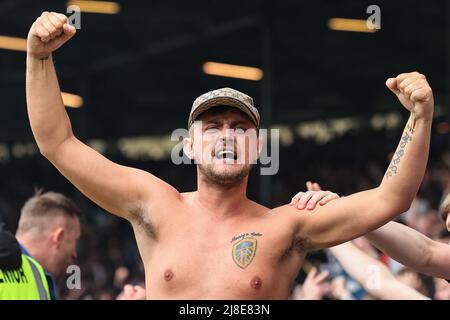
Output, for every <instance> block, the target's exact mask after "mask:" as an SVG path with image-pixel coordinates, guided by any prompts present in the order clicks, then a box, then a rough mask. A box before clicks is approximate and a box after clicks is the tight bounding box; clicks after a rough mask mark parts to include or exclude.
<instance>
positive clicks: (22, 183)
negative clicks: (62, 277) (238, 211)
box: [0, 128, 450, 300]
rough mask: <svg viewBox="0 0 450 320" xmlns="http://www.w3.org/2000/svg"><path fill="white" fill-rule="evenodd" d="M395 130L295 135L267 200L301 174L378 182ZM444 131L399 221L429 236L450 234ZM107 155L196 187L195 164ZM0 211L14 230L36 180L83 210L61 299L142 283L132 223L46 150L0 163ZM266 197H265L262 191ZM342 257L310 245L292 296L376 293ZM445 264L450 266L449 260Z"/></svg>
mask: <svg viewBox="0 0 450 320" xmlns="http://www.w3.org/2000/svg"><path fill="white" fill-rule="evenodd" d="M399 136H400V128H399V130H398V131H395V130H393V131H373V130H369V129H363V130H358V131H350V132H348V133H346V134H345V135H343V136H340V137H337V138H335V139H333V140H332V141H329V142H328V143H326V144H319V143H317V142H315V141H314V140H313V139H311V140H304V139H301V138H299V137H295V139H294V141H293V143H292V144H291V145H290V146H284V147H282V148H281V150H280V171H279V173H278V174H277V175H275V176H273V177H271V188H272V190H271V197H272V198H271V199H270V201H266V202H268V203H269V204H270V206H277V205H281V204H284V203H287V202H289V201H290V199H291V197H292V196H294V195H295V194H296V193H297V192H298V191H302V190H305V182H306V181H308V180H311V181H317V182H318V183H320V184H321V186H322V188H324V189H326V190H331V191H334V192H337V193H338V194H340V195H342V196H345V195H348V194H351V193H355V192H357V191H361V190H365V189H369V188H372V187H375V186H377V185H378V184H379V182H380V181H381V180H382V178H383V175H384V172H385V169H386V168H387V166H388V164H389V161H390V157H391V156H392V152H393V151H394V150H395V148H396V143H397V141H398V138H399ZM449 150H450V143H449V135H448V134H446V135H439V134H437V133H433V137H432V147H431V152H430V159H429V164H428V168H427V172H426V175H425V178H424V180H423V183H422V186H421V188H420V191H419V193H418V195H417V197H416V199H415V200H414V202H413V204H412V206H411V208H410V209H409V210H408V211H407V212H405V213H403V214H402V215H401V216H400V217H399V218H398V221H399V222H401V223H404V224H406V225H408V226H410V227H412V228H414V229H416V230H418V231H420V232H421V233H423V234H425V235H427V236H428V237H430V238H432V239H435V240H438V241H442V242H446V243H448V242H449V241H450V234H449V233H448V232H447V231H446V229H445V226H444V223H443V221H442V220H441V219H440V217H439V216H438V206H439V204H440V202H441V200H442V198H443V196H444V195H446V194H448V193H449V192H450V151H449ZM107 156H108V157H109V158H110V159H111V160H113V161H116V162H119V163H121V164H125V165H130V166H133V167H138V168H141V169H144V170H147V171H149V172H151V173H154V174H156V175H157V176H158V177H160V178H162V179H164V180H165V181H167V182H168V183H170V184H172V185H173V186H175V187H176V188H177V189H178V190H179V191H181V192H183V191H189V190H193V189H195V185H196V180H195V166H193V165H191V166H186V165H182V166H175V165H173V164H172V163H171V162H170V159H167V160H162V161H138V160H133V161H131V160H129V159H125V158H123V157H121V156H120V155H117V154H107ZM0 174H1V176H2V179H1V182H0V214H1V218H2V220H3V221H4V222H5V223H6V226H7V227H8V229H10V231H12V232H15V229H16V228H17V221H18V218H19V212H20V208H21V206H22V204H23V203H24V201H25V200H26V199H27V198H29V197H30V196H31V195H32V194H33V192H34V189H35V188H44V190H53V191H56V192H60V193H63V194H65V195H67V196H68V197H70V198H72V199H73V200H74V201H75V202H76V203H77V205H79V206H80V208H81V211H82V212H83V216H82V236H81V239H80V241H79V243H78V257H77V262H76V263H77V264H78V265H79V266H80V268H81V275H82V279H81V284H82V286H81V289H77V290H68V289H67V288H66V287H65V286H64V285H62V286H60V298H61V299H105V300H108V299H116V298H118V297H119V298H120V294H121V292H122V290H123V288H124V285H125V284H134V285H140V286H144V285H145V284H144V270H143V265H142V262H141V260H140V256H139V252H138V249H137V245H136V241H135V239H134V234H133V230H132V228H131V226H130V225H129V224H128V223H127V222H126V221H125V220H123V219H120V218H117V217H114V216H112V215H109V214H107V213H106V212H105V211H104V210H102V209H100V208H99V207H97V206H95V205H94V204H93V203H92V202H90V201H89V200H87V199H86V198H85V197H84V196H82V195H81V194H80V193H79V192H78V191H77V190H76V189H75V188H74V187H73V186H72V185H70V184H69V182H67V181H66V180H65V178H64V177H63V176H62V175H61V174H60V173H59V172H57V171H56V170H55V169H54V168H53V167H52V166H51V164H50V163H49V162H48V161H47V160H46V159H44V158H43V157H41V156H39V155H36V156H33V157H29V158H22V159H14V160H13V161H9V162H8V163H3V164H0ZM260 179H261V177H260V176H259V175H258V174H256V171H254V172H253V173H252V175H251V177H250V186H249V197H250V198H252V199H254V200H257V201H258V200H261V199H259V198H258V197H259V195H260V193H259V191H260V190H259V188H260ZM264 200H267V199H263V202H264ZM353 245H354V246H356V247H357V248H359V250H361V251H363V252H365V253H366V254H367V255H369V256H371V257H372V258H373V259H376V260H377V261H379V262H380V263H382V264H383V265H384V266H386V267H387V268H388V269H389V271H390V272H392V274H393V275H394V276H395V278H396V279H398V280H399V281H401V282H402V283H404V284H406V285H407V286H410V287H412V288H414V289H415V290H417V291H418V292H420V293H421V294H422V295H424V296H426V297H429V298H431V299H446V300H450V284H448V283H447V282H445V281H443V280H438V279H433V278H431V277H428V276H425V275H422V274H419V273H417V272H415V271H413V270H410V269H408V268H405V267H403V266H402V265H401V264H399V263H398V262H395V261H394V260H392V259H390V258H389V257H387V256H385V255H384V254H382V253H381V252H380V251H378V250H377V249H375V248H374V247H373V246H372V245H371V244H370V243H369V242H368V241H367V240H366V239H365V238H359V239H356V240H355V241H353ZM344 265H345V263H342V261H339V259H337V257H336V256H335V255H334V254H333V251H332V250H325V251H319V252H314V253H311V254H309V255H308V257H307V262H306V263H305V266H304V268H303V269H302V270H300V272H299V275H298V277H297V279H296V285H295V286H294V288H293V292H292V299H379V298H380V297H377V296H374V295H373V293H371V290H370V288H367V283H359V282H358V281H357V280H356V279H354V278H352V276H351V275H350V274H349V272H348V270H346V269H345V267H344ZM449 267H450V266H449Z"/></svg>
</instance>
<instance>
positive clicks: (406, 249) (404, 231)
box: [366, 222, 433, 272]
mask: <svg viewBox="0 0 450 320" xmlns="http://www.w3.org/2000/svg"><path fill="white" fill-rule="evenodd" d="M366 237H367V239H368V240H369V241H370V242H371V243H372V244H373V245H374V246H375V247H377V248H378V249H380V250H381V251H383V252H384V253H385V254H387V255H388V256H389V257H391V258H393V259H394V260H397V261H398V262H400V263H401V264H403V265H405V266H408V267H410V268H412V269H414V270H417V271H421V272H423V271H424V269H426V267H427V265H428V262H429V261H430V259H431V256H432V247H433V241H432V240H431V239H429V238H427V237H426V236H425V235H423V234H421V233H420V232H418V231H416V230H414V229H411V228H409V227H407V226H405V225H402V224H400V223H397V222H389V223H388V224H386V225H384V226H382V227H381V228H379V229H377V230H375V231H372V232H370V233H368V234H367V235H366Z"/></svg>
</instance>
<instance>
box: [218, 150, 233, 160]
mask: <svg viewBox="0 0 450 320" xmlns="http://www.w3.org/2000/svg"><path fill="white" fill-rule="evenodd" d="M217 157H218V158H220V159H225V158H229V159H234V152H233V151H230V150H226V151H221V152H218V153H217Z"/></svg>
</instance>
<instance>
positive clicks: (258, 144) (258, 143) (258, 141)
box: [256, 136, 264, 160]
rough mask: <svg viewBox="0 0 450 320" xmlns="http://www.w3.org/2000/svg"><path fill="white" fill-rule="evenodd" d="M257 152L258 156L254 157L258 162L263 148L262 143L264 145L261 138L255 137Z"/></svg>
mask: <svg viewBox="0 0 450 320" xmlns="http://www.w3.org/2000/svg"><path fill="white" fill-rule="evenodd" d="M257 139H258V140H257V152H258V154H257V155H256V160H259V157H260V156H261V151H262V148H263V143H264V139H263V138H262V137H261V136H258V137H257Z"/></svg>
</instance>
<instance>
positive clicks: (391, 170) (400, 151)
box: [386, 124, 414, 178]
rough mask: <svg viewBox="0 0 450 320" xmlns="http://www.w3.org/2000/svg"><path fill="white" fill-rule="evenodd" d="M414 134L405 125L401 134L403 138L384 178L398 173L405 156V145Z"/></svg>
mask: <svg viewBox="0 0 450 320" xmlns="http://www.w3.org/2000/svg"><path fill="white" fill-rule="evenodd" d="M413 134H414V129H413V128H412V127H411V126H410V125H409V124H407V125H406V129H405V131H404V132H403V136H402V138H401V140H400V144H399V146H398V148H397V150H396V151H395V153H394V156H393V157H392V161H391V163H390V165H389V167H388V169H387V171H386V178H389V177H392V176H393V175H395V174H396V173H397V171H398V167H399V164H400V160H401V159H402V157H403V155H404V154H405V148H406V145H407V144H408V143H409V142H410V141H412V136H413Z"/></svg>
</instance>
